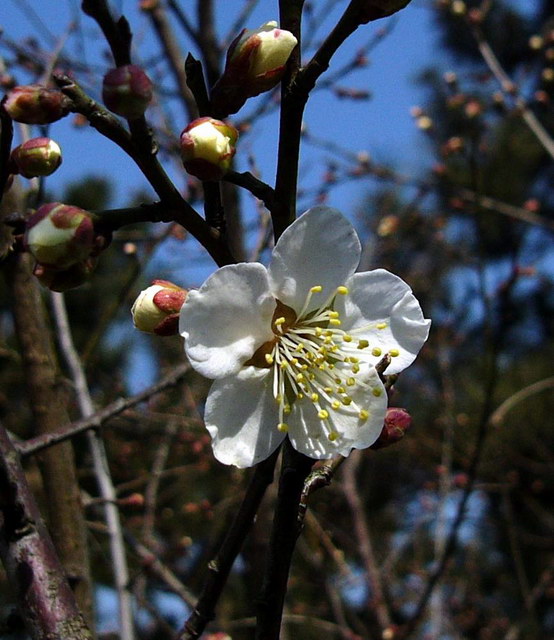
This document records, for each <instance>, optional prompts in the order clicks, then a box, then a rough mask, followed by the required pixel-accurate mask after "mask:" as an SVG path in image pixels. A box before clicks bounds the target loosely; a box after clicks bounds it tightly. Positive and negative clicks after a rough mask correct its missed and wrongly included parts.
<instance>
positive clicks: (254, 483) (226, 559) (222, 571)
mask: <svg viewBox="0 0 554 640" xmlns="http://www.w3.org/2000/svg"><path fill="white" fill-rule="evenodd" d="M278 455H279V450H277V451H275V452H274V453H273V454H272V455H271V456H269V458H267V459H266V460H264V461H263V462H260V463H259V464H258V465H257V466H256V468H255V470H254V474H253V476H252V478H251V480H250V483H249V485H248V488H247V490H246V494H245V496H244V498H243V501H242V504H241V505H240V507H239V510H238V512H237V514H236V516H235V518H234V520H233V522H232V524H231V526H230V527H229V530H228V532H227V535H226V536H225V539H224V540H223V543H222V545H221V547H220V549H219V551H218V552H217V555H216V556H215V558H214V559H213V560H212V561H211V562H210V563H209V565H208V575H207V576H206V580H205V582H204V587H203V589H202V593H201V594H200V598H199V600H198V602H197V604H196V607H195V608H194V611H193V612H192V614H191V615H190V616H189V618H188V620H187V621H186V623H185V626H184V627H183V629H182V630H181V631H180V633H179V636H178V640H197V638H199V637H200V636H201V635H202V633H203V631H204V629H205V628H206V625H207V624H208V622H210V620H212V618H213V617H214V612H215V607H216V605H217V602H218V600H219V598H220V596H221V593H222V591H223V588H224V587H225V584H226V582H227V578H228V576H229V572H230V571H231V567H232V566H233V563H234V561H235V559H236V557H237V555H238V554H239V552H240V550H241V548H242V545H243V543H244V539H245V538H246V535H247V533H248V531H249V530H250V528H251V527H252V524H253V522H254V518H255V516H256V513H257V512H258V509H259V506H260V503H261V501H262V498H263V497H264V494H265V492H266V489H267V487H268V486H269V485H270V484H271V482H272V481H273V470H274V468H275V463H276V462H277V457H278Z"/></svg>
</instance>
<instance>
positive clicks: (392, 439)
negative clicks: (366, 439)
mask: <svg viewBox="0 0 554 640" xmlns="http://www.w3.org/2000/svg"><path fill="white" fill-rule="evenodd" d="M411 426H412V416H411V415H410V414H409V413H408V412H407V411H406V409H400V408H398V407H389V408H388V409H387V413H386V414H385V424H384V425H383V430H382V431H381V435H380V436H379V437H378V438H377V440H376V441H375V442H374V443H373V444H372V445H371V447H370V448H371V449H383V448H384V447H388V446H390V445H391V444H395V443H396V442H398V441H399V440H402V438H403V437H404V436H405V435H406V431H408V429H409V428H410V427H411Z"/></svg>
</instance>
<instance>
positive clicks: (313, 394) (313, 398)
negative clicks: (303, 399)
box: [310, 393, 319, 402]
mask: <svg viewBox="0 0 554 640" xmlns="http://www.w3.org/2000/svg"><path fill="white" fill-rule="evenodd" d="M310 398H311V400H312V402H317V401H318V400H319V396H318V395H317V393H312V395H311V396H310Z"/></svg>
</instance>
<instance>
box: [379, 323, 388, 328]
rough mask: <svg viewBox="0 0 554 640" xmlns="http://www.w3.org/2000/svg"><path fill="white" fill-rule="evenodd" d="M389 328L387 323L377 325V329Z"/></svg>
mask: <svg viewBox="0 0 554 640" xmlns="http://www.w3.org/2000/svg"><path fill="white" fill-rule="evenodd" d="M386 328H387V323H386V322H380V323H379V324H378V325H377V329H386Z"/></svg>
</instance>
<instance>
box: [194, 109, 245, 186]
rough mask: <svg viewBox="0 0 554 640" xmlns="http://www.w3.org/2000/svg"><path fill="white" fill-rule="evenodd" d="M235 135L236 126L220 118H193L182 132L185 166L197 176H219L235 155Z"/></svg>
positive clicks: (213, 177) (215, 178) (204, 177)
mask: <svg viewBox="0 0 554 640" xmlns="http://www.w3.org/2000/svg"><path fill="white" fill-rule="evenodd" d="M238 137H239V134H238V131H237V130H236V129H235V127H233V126H232V125H230V124H225V122H222V121H221V120H215V119H214V118H207V117H206V118H197V119H196V120H193V121H192V122H191V123H190V124H189V125H188V126H187V127H186V129H184V130H183V132H182V133H181V157H182V159H183V165H184V167H185V169H186V170H187V171H188V172H189V173H190V174H192V175H193V176H196V177H197V178H200V180H220V179H221V178H222V177H223V175H224V174H225V173H226V172H227V170H228V169H229V166H230V164H231V160H232V158H233V156H234V155H235V151H236V149H235V145H236V143H237V140H238Z"/></svg>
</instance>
